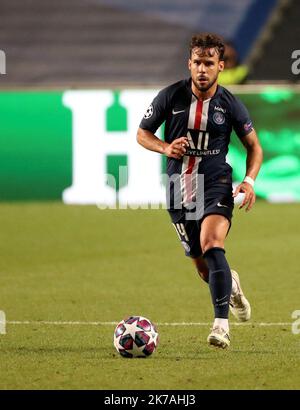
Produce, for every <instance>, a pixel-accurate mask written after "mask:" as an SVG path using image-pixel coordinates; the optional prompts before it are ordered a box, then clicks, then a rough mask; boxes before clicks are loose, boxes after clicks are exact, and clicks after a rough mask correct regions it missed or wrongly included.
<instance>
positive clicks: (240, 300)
mask: <svg viewBox="0 0 300 410" xmlns="http://www.w3.org/2000/svg"><path fill="white" fill-rule="evenodd" d="M231 275H232V280H234V281H235V282H236V285H237V288H238V291H237V293H235V294H231V296H230V301H229V307H230V311H231V313H232V314H233V315H234V316H235V318H236V319H237V320H239V321H240V322H246V321H247V320H249V319H250V317H251V306H250V303H249V302H248V300H247V299H246V297H245V295H244V293H243V291H242V288H241V284H240V278H239V275H238V273H237V272H236V271H235V270H231Z"/></svg>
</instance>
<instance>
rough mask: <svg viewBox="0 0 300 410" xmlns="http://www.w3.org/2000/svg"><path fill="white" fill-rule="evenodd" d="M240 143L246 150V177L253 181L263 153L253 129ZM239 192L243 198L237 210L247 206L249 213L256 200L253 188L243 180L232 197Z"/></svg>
mask: <svg viewBox="0 0 300 410" xmlns="http://www.w3.org/2000/svg"><path fill="white" fill-rule="evenodd" d="M241 141H242V143H243V145H244V147H245V148H246V150H247V160H246V177H249V178H251V179H252V180H253V181H254V180H255V178H256V177H257V175H258V172H259V170H260V167H261V164H262V160H263V151H262V148H261V145H260V143H259V140H258V138H257V134H256V132H255V130H254V129H253V130H252V131H251V132H250V133H249V134H248V135H246V136H245V137H243V138H242V139H241ZM251 179H250V181H251ZM240 192H242V193H244V194H245V197H244V200H243V202H242V203H241V205H240V206H239V208H240V209H241V208H243V207H244V206H246V205H247V207H246V211H250V209H251V208H252V207H253V205H254V203H255V199H256V196H255V192H254V189H253V186H252V185H251V183H249V182H246V181H245V180H244V181H243V182H242V183H241V184H239V185H238V186H237V187H236V189H235V191H234V193H233V196H234V197H236V196H237V195H238V194H239V193H240Z"/></svg>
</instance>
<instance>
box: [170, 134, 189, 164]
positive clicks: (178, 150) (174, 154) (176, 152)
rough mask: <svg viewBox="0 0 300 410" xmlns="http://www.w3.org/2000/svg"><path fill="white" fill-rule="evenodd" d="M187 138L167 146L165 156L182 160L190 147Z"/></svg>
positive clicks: (178, 139)
mask: <svg viewBox="0 0 300 410" xmlns="http://www.w3.org/2000/svg"><path fill="white" fill-rule="evenodd" d="M188 145H189V143H188V139H187V137H180V138H177V139H176V140H174V141H173V142H172V143H171V144H167V145H166V147H165V150H164V154H165V155H166V156H167V157H170V158H176V159H181V158H182V157H183V155H184V154H185V153H186V147H188Z"/></svg>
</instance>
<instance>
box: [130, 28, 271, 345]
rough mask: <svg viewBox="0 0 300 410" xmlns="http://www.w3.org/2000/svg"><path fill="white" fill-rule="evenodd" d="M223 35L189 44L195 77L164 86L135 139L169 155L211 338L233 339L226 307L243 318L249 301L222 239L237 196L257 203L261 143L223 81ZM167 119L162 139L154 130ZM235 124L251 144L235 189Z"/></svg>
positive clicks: (174, 203) (176, 205)
mask: <svg viewBox="0 0 300 410" xmlns="http://www.w3.org/2000/svg"><path fill="white" fill-rule="evenodd" d="M224 48H225V47H224V42H223V40H222V39H221V38H220V37H218V36H216V35H214V34H209V33H207V34H206V33H203V34H200V35H195V36H193V37H192V39H191V43H190V58H189V60H188V68H189V70H190V74H191V78H189V79H186V80H182V81H179V82H177V83H175V84H172V85H170V86H168V87H166V88H164V89H163V90H161V91H160V92H159V94H158V95H157V96H156V98H155V99H154V100H153V102H152V104H151V105H150V107H149V108H148V110H147V111H146V114H145V116H144V118H143V119H142V121H141V123H140V126H139V129H138V133H137V141H138V143H139V144H141V145H142V146H143V147H145V148H147V149H149V150H151V151H155V152H158V153H161V154H163V155H166V156H167V157H168V159H167V174H168V176H169V183H168V184H167V191H168V192H167V194H168V196H167V197H168V212H169V214H170V216H171V220H172V222H173V225H174V227H175V229H176V231H177V234H178V237H179V239H180V241H181V243H182V245H183V247H184V249H185V254H186V255H187V256H189V257H191V259H192V261H193V263H194V264H195V267H196V269H197V271H198V273H199V275H200V277H201V278H202V279H203V280H204V281H205V282H207V283H208V284H209V289H210V293H211V297H212V303H213V306H214V314H215V320H214V323H213V327H212V331H211V333H210V334H209V336H208V339H207V341H208V343H209V344H210V345H214V346H217V347H222V348H226V347H227V346H229V344H230V338H229V324H228V315H229V308H230V310H231V312H232V313H233V315H234V316H235V317H236V318H237V319H238V320H240V321H246V320H249V319H250V314H251V308H250V304H249V302H248V300H247V299H246V297H245V295H244V294H243V292H242V289H241V285H240V280H239V276H238V274H237V272H235V271H234V270H231V269H230V267H229V265H228V262H227V260H226V256H225V250H224V242H225V239H226V236H227V234H228V231H229V229H230V226H231V218H232V211H233V207H234V197H236V196H237V195H238V193H243V194H244V199H243V201H242V203H241V204H240V208H245V209H246V211H249V210H250V209H251V208H252V206H253V204H254V202H255V193H254V189H253V186H254V181H255V178H256V176H257V174H258V172H259V169H260V166H261V163H262V157H263V154H262V149H261V146H260V143H259V141H258V138H257V135H256V132H255V130H254V128H253V125H252V122H251V119H250V117H249V114H248V111H247V109H246V108H245V106H244V105H243V104H242V103H241V101H239V100H238V99H237V98H236V97H234V96H233V95H232V94H231V93H230V92H229V91H228V90H227V89H225V88H223V87H221V86H220V85H218V75H219V73H220V72H221V71H223V69H224V61H223V56H224ZM164 121H165V140H164V141H162V140H160V139H159V138H157V137H156V136H155V132H156V130H157V129H158V128H159V126H160V125H161V124H162V123H163V122H164ZM232 129H234V131H235V132H236V134H237V136H238V137H239V139H240V140H241V142H242V144H243V145H244V147H245V148H246V150H247V160H246V176H245V178H244V180H243V181H242V182H241V183H240V184H239V185H238V186H237V188H236V189H235V191H234V192H233V189H232V168H231V167H230V165H229V164H228V163H227V162H226V155H227V152H228V145H229V142H230V135H231V132H232Z"/></svg>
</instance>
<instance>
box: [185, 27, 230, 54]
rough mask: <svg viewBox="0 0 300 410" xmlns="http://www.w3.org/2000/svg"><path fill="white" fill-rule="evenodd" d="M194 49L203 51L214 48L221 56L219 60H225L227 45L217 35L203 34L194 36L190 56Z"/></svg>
mask: <svg viewBox="0 0 300 410" xmlns="http://www.w3.org/2000/svg"><path fill="white" fill-rule="evenodd" d="M194 48H200V49H203V50H206V49H209V48H214V49H216V50H217V53H218V54H219V60H223V59H224V51H225V43H224V40H223V39H222V38H221V37H219V36H218V35H216V34H213V33H201V34H196V35H194V36H193V37H192V39H191V42H190V56H191V55H192V51H193V49H194Z"/></svg>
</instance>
